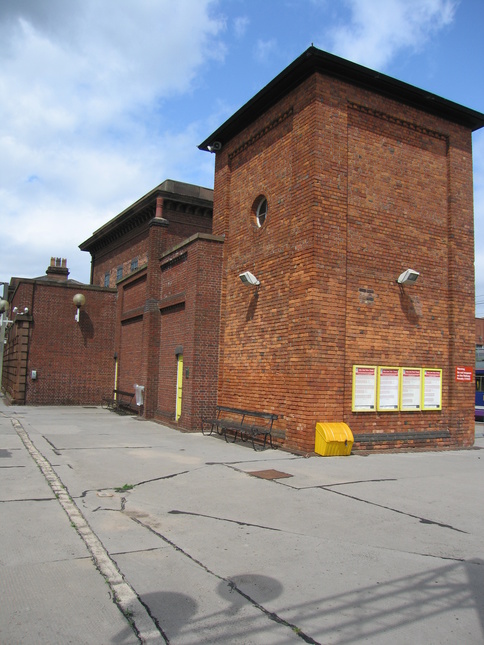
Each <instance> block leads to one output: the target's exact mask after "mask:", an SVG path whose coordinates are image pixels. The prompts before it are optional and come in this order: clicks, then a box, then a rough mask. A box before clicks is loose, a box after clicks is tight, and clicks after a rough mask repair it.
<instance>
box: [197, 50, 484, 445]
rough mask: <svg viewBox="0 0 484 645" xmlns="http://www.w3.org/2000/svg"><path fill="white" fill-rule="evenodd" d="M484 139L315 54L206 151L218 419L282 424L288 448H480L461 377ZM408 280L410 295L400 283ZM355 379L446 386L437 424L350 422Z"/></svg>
mask: <svg viewBox="0 0 484 645" xmlns="http://www.w3.org/2000/svg"><path fill="white" fill-rule="evenodd" d="M483 125H484V115H482V114H479V113H476V112H474V111H472V110H468V109H466V108H463V107H461V106H459V105H456V104H454V103H451V102H449V101H446V100H444V99H441V98H439V97H436V96H432V95H429V94H428V93H427V92H424V91H422V90H419V89H417V88H415V87H411V86H409V85H406V84H404V83H401V82H399V81H396V80H395V79H392V78H389V77H385V76H383V75H381V74H377V73H376V72H373V71H371V70H368V69H366V68H363V67H360V66H358V65H355V64H353V63H349V62H347V61H344V60H341V59H339V58H337V57H334V56H331V55H329V54H326V53H324V52H322V51H320V50H317V49H315V48H313V47H312V48H310V49H309V50H308V51H307V52H305V53H304V54H303V55H302V56H301V57H300V58H298V59H297V60H296V61H294V63H292V64H291V65H290V66H289V67H288V68H287V69H286V70H284V71H283V72H282V73H281V74H280V75H279V76H278V77H276V78H275V79H274V80H273V81H272V82H271V83H269V85H267V86H266V87H265V88H264V89H263V90H261V92H259V93H258V94H257V95H256V96H255V97H254V98H253V99H251V101H249V102H248V103H247V104H246V105H245V106H244V107H243V108H241V109H240V110H239V111H238V112H237V113H236V114H234V115H233V116H232V117H231V118H230V119H229V120H228V121H227V122H226V123H224V124H223V125H222V126H221V127H220V128H219V129H218V130H217V131H215V132H214V133H213V134H212V135H211V136H210V137H208V138H207V139H206V140H205V141H204V142H203V143H202V144H201V146H200V147H201V149H205V150H217V152H216V169H215V191H214V220H213V232H214V233H215V234H217V235H224V236H225V244H224V263H223V273H222V309H221V311H222V315H221V333H220V360H219V386H218V400H219V403H221V404H226V405H236V406H238V407H249V408H251V409H254V408H255V409H260V408H263V409H266V410H268V411H274V412H277V413H278V414H281V415H282V416H283V419H282V420H281V422H280V425H281V427H283V428H284V430H285V433H286V445H287V446H288V447H291V448H299V449H301V450H304V451H310V450H312V449H313V447H314V429H315V424H316V422H318V421H326V422H333V421H334V422H337V421H344V422H346V423H347V424H348V425H349V427H350V428H351V429H352V431H353V433H354V435H355V441H356V444H357V445H359V446H366V447H369V446H377V445H378V446H382V447H399V446H405V445H425V444H426V443H431V444H432V445H436V444H439V445H454V446H455V445H461V446H468V445H471V444H472V443H473V439H474V414H473V397H474V390H473V383H472V382H471V383H468V382H457V381H456V379H455V373H456V372H455V370H456V367H457V366H462V365H463V366H467V365H470V366H472V365H473V364H474V328H475V327H474V266H473V248H474V241H473V203H472V195H473V193H472V151H471V133H472V131H473V130H476V129H478V128H480V127H482V126H483ZM261 207H262V210H263V212H264V221H263V223H261V222H260V221H258V217H257V216H258V214H259V213H258V209H260V208H261ZM408 268H411V269H414V270H415V271H416V272H418V273H420V276H419V279H418V281H417V282H416V284H414V285H411V286H410V285H409V284H408V283H407V284H397V278H398V277H399V276H400V274H401V273H402V272H403V271H404V270H406V269H408ZM246 270H249V271H251V272H252V273H253V274H254V275H255V276H256V277H257V279H258V280H259V281H260V283H261V284H260V286H259V287H258V288H257V290H254V289H252V290H251V289H247V288H246V287H244V285H243V284H242V283H241V281H240V280H239V274H240V273H242V272H244V271H246ZM359 365H361V366H374V367H375V368H378V367H379V366H394V367H399V368H400V367H406V366H409V367H415V368H419V369H421V368H434V369H436V370H439V369H440V370H442V374H441V383H442V394H441V409H439V410H422V409H419V410H417V411H412V412H407V411H401V410H399V409H397V410H396V411H394V412H391V413H390V412H381V411H378V409H377V405H375V407H374V409H373V410H372V411H365V412H359V411H358V412H357V411H354V410H355V407H356V406H355V401H354V390H353V385H354V366H359ZM429 390H430V388H429ZM375 398H376V395H375ZM397 406H398V403H397Z"/></svg>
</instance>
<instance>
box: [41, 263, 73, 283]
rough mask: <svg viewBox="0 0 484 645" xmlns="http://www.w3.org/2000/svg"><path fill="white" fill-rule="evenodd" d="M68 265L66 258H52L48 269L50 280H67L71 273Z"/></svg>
mask: <svg viewBox="0 0 484 645" xmlns="http://www.w3.org/2000/svg"><path fill="white" fill-rule="evenodd" d="M66 265H67V260H66V259H65V258H50V266H49V267H47V271H46V274H47V277H48V278H49V280H57V281H59V282H63V281H66V280H67V276H68V275H69V269H68V268H67V266H66Z"/></svg>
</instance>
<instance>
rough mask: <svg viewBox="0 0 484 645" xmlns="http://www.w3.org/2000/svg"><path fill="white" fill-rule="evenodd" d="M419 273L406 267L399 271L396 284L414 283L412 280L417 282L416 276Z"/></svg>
mask: <svg viewBox="0 0 484 645" xmlns="http://www.w3.org/2000/svg"><path fill="white" fill-rule="evenodd" d="M419 275H420V273H419V272H418V271H414V270H413V269H407V270H406V271H404V272H403V273H401V274H400V275H399V276H398V280H397V282H398V284H406V283H408V284H414V282H417V278H418V276H419Z"/></svg>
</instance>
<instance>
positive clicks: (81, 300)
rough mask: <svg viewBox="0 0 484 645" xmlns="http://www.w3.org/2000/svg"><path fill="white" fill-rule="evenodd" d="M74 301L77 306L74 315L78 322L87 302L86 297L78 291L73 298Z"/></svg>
mask: <svg viewBox="0 0 484 645" xmlns="http://www.w3.org/2000/svg"><path fill="white" fill-rule="evenodd" d="M72 302H73V303H74V304H75V305H76V307H77V313H76V315H75V316H74V320H75V321H76V322H77V323H78V322H79V319H80V314H81V307H83V306H84V305H85V304H86V297H85V296H83V295H82V293H76V295H75V296H74V298H72Z"/></svg>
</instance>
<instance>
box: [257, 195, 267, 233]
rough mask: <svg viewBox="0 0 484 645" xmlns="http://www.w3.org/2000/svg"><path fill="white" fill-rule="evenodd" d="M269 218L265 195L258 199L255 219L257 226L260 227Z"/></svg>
mask: <svg viewBox="0 0 484 645" xmlns="http://www.w3.org/2000/svg"><path fill="white" fill-rule="evenodd" d="M266 218H267V199H266V198H265V197H259V199H258V200H257V201H256V209H255V221H256V222H257V226H258V227H259V228H260V227H261V226H262V225H263V224H264V222H265V221H266Z"/></svg>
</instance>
